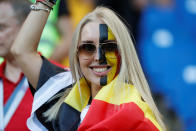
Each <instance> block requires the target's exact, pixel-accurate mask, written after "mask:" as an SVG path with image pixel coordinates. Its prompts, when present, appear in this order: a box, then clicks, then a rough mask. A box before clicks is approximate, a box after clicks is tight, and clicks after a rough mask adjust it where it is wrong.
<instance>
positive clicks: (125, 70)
mask: <svg viewBox="0 0 196 131" xmlns="http://www.w3.org/2000/svg"><path fill="white" fill-rule="evenodd" d="M97 20H101V21H103V22H104V23H105V24H106V25H107V26H108V27H109V28H110V29H111V31H112V33H113V34H114V36H115V38H116V41H117V44H118V47H119V52H120V55H121V69H120V72H119V75H118V80H119V81H121V82H126V83H132V84H133V85H134V87H135V88H136V89H137V90H138V91H139V93H140V94H141V96H142V98H143V99H144V100H145V101H146V103H147V104H148V105H149V107H150V108H151V110H152V111H153V113H154V115H155V117H156V119H157V121H158V123H159V124H160V126H161V127H162V128H163V129H164V130H165V125H164V123H163V122H162V120H161V115H160V113H159V111H158V109H157V107H156V105H155V103H154V101H153V98H152V95H151V92H150V89H149V86H148V83H147V80H146V78H145V76H144V73H143V71H142V68H141V65H140V62H139V60H138V57H137V53H136V50H135V48H134V44H133V41H132V39H131V37H130V34H129V31H128V29H127V27H126V26H125V24H124V23H123V22H122V21H121V20H120V19H119V17H118V16H117V15H116V14H115V12H113V11H112V10H110V9H108V8H105V7H97V8H96V9H95V10H94V11H92V12H91V13H89V14H87V15H86V16H85V17H84V18H83V19H82V20H81V21H80V23H79V24H78V26H77V28H76V31H75V33H74V37H73V43H72V45H71V48H70V50H71V51H70V58H69V60H70V68H71V71H72V76H73V78H74V80H75V81H76V82H78V83H79V79H80V78H81V77H82V76H83V74H82V72H81V70H80V65H79V61H78V57H77V46H78V43H79V41H80V35H81V30H82V28H83V27H84V25H85V24H87V23H88V22H90V21H97Z"/></svg>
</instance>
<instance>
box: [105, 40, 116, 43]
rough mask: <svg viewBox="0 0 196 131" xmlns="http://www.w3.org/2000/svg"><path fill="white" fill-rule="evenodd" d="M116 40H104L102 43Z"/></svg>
mask: <svg viewBox="0 0 196 131" xmlns="http://www.w3.org/2000/svg"><path fill="white" fill-rule="evenodd" d="M110 42H116V40H104V41H103V42H102V43H110Z"/></svg>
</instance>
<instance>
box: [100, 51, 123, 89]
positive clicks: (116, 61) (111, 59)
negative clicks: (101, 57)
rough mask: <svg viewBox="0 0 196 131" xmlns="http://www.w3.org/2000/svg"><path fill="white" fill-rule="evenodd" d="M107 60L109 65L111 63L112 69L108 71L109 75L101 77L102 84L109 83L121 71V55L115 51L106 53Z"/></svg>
mask: <svg viewBox="0 0 196 131" xmlns="http://www.w3.org/2000/svg"><path fill="white" fill-rule="evenodd" d="M105 55H106V60H107V63H108V65H111V66H112V67H111V70H110V72H108V74H107V76H104V77H102V78H101V79H100V84H101V86H105V85H107V84H109V83H110V82H111V81H112V80H113V79H114V78H115V77H116V76H117V75H118V73H119V71H120V62H121V60H120V56H119V55H118V53H115V52H107V53H105Z"/></svg>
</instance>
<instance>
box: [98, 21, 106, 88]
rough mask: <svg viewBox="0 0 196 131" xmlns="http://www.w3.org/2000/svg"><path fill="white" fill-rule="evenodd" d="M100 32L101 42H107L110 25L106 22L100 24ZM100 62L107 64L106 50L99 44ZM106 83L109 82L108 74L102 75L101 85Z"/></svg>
mask: <svg viewBox="0 0 196 131" xmlns="http://www.w3.org/2000/svg"><path fill="white" fill-rule="evenodd" d="M99 32H100V33H99V35H100V37H99V43H103V42H105V40H108V26H107V25H106V24H100V25H99ZM99 62H100V64H101V65H106V64H107V60H106V57H105V52H104V51H103V50H102V48H101V45H100V44H99ZM106 84H107V76H104V77H101V79H100V85H101V86H105V85H106Z"/></svg>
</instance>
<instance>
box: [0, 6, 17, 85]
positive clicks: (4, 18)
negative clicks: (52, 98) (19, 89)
mask: <svg viewBox="0 0 196 131" xmlns="http://www.w3.org/2000/svg"><path fill="white" fill-rule="evenodd" d="M20 27H21V26H20V24H19V22H18V20H17V18H16V17H15V15H14V11H13V9H12V6H11V5H10V4H9V3H4V2H2V3H0V56H1V57H3V58H4V59H6V67H5V71H4V74H5V76H6V78H7V79H9V80H10V81H12V82H16V81H18V79H19V77H20V72H21V70H20V68H19V67H18V66H17V64H16V62H15V60H14V58H13V55H11V53H10V48H11V46H12V44H13V42H14V39H15V37H16V35H17V33H18V31H19V29H20Z"/></svg>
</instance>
